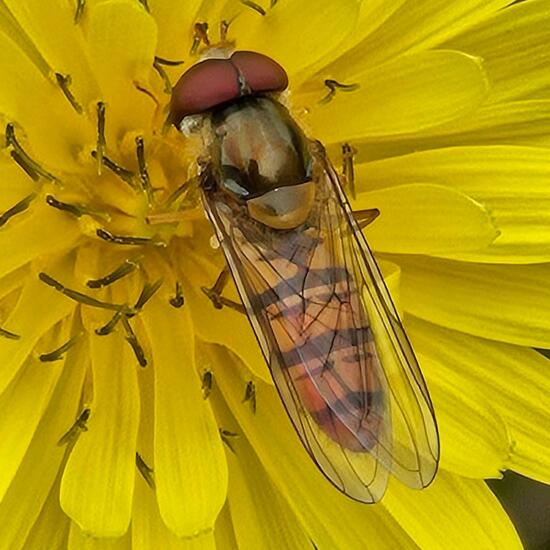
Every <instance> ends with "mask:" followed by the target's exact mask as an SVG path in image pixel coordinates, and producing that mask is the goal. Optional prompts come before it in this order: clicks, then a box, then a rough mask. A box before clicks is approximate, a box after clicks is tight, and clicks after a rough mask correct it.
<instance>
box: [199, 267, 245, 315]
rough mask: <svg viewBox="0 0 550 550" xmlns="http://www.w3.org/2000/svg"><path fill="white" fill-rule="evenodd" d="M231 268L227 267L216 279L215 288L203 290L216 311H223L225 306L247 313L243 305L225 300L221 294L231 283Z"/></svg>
mask: <svg viewBox="0 0 550 550" xmlns="http://www.w3.org/2000/svg"><path fill="white" fill-rule="evenodd" d="M229 276H230V273H229V268H228V267H227V266H225V267H224V268H223V269H222V272H221V273H220V274H219V275H218V278H217V279H216V282H215V283H214V286H213V287H212V288H207V287H205V286H203V287H201V290H202V291H203V292H204V293H205V294H206V295H207V296H208V298H210V301H211V302H212V304H213V305H214V307H215V308H216V309H222V307H223V306H226V307H229V308H231V309H234V310H235V311H238V312H239V313H246V310H245V308H244V306H243V305H242V304H239V303H238V302H234V301H233V300H229V299H227V298H224V297H223V296H222V295H221V294H222V291H223V289H224V288H225V285H226V284H227V282H228V281H229Z"/></svg>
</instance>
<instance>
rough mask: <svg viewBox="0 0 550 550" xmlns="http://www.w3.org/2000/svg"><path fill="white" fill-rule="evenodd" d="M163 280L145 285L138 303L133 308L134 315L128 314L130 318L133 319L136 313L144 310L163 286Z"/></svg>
mask: <svg viewBox="0 0 550 550" xmlns="http://www.w3.org/2000/svg"><path fill="white" fill-rule="evenodd" d="M162 283H163V280H162V279H158V280H157V281H155V282H154V283H153V284H151V283H145V284H144V285H143V290H142V291H141V293H140V295H139V297H138V299H137V301H136V303H135V304H134V307H133V313H129V314H127V316H128V317H133V316H134V315H135V314H136V313H138V312H139V311H140V310H142V309H143V307H144V306H145V304H146V303H147V302H148V301H149V300H150V299H151V298H152V297H153V296H154V295H155V293H156V292H157V290H158V289H159V288H160V287H161V286H162Z"/></svg>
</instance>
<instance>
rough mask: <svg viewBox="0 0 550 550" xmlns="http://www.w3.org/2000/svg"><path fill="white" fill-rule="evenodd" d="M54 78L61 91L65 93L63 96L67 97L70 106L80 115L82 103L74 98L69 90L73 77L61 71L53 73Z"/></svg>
mask: <svg viewBox="0 0 550 550" xmlns="http://www.w3.org/2000/svg"><path fill="white" fill-rule="evenodd" d="M55 79H56V80H57V83H58V84H59V87H60V88H61V91H62V92H63V94H64V95H65V97H66V98H67V99H68V101H69V103H70V104H71V106H72V108H73V109H74V110H75V111H76V112H77V113H78V114H79V115H81V114H82V113H83V111H84V110H83V109H82V105H80V103H79V102H78V101H77V100H76V98H75V96H74V95H73V93H72V92H71V88H70V86H71V84H72V81H73V79H72V78H71V75H69V74H67V75H63V74H61V73H55Z"/></svg>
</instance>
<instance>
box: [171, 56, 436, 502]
mask: <svg viewBox="0 0 550 550" xmlns="http://www.w3.org/2000/svg"><path fill="white" fill-rule="evenodd" d="M287 84H288V78H287V75H286V73H285V71H284V69H283V68H282V67H281V66H280V65H279V64H278V63H276V62H275V61H274V60H273V59H271V58H269V57H267V56H265V55H263V54H260V53H256V52H249V51H236V52H233V53H232V54H228V55H227V56H226V57H225V58H223V59H220V58H218V59H214V58H210V59H206V60H203V61H201V62H199V63H197V64H195V65H194V66H193V67H191V68H190V69H189V70H187V72H185V73H184V74H183V76H182V77H181V78H180V80H179V81H178V83H177V84H176V86H175V87H174V90H173V95H172V103H171V117H172V121H173V123H174V124H175V125H176V126H178V127H180V128H185V125H186V124H187V123H188V121H189V120H195V121H196V120H197V118H198V119H200V132H201V133H202V138H203V141H204V144H205V150H206V155H205V159H204V160H202V161H201V162H200V166H201V169H200V187H201V192H202V197H203V203H204V206H205V209H206V212H207V215H208V217H209V219H210V221H211V222H212V225H213V227H214V230H215V234H216V236H217V239H218V240H219V242H220V243H221V246H222V248H223V252H224V254H225V258H226V261H227V264H228V267H229V270H230V272H231V274H232V276H233V279H234V281H235V284H236V286H237V289H238V291H239V294H240V297H241V299H242V302H243V305H244V307H245V309H246V313H247V315H248V318H249V320H250V323H251V325H252V327H253V329H254V332H255V334H256V337H257V339H258V342H259V344H260V346H261V349H262V352H263V354H264V356H265V359H266V361H267V363H268V365H269V368H270V370H271V374H272V376H273V379H274V382H275V385H276V387H277V390H278V392H279V394H280V397H281V399H282V401H283V404H284V406H285V408H286V411H287V413H288V415H289V416H290V419H291V421H292V423H293V424H294V427H295V429H296V431H297V432H298V435H299V437H300V439H301V441H302V443H303V445H304V447H305V449H306V450H307V452H308V453H309V454H310V456H311V457H312V459H313V460H314V461H315V462H316V464H317V465H318V467H319V468H320V469H321V471H322V472H323V473H324V475H325V476H326V477H327V478H328V479H329V480H330V481H331V482H332V483H333V484H334V485H335V486H336V487H337V488H338V489H339V490H340V491H342V492H343V493H345V494H346V495H348V496H349V497H351V498H353V499H356V500H359V501H362V502H376V501H378V500H380V499H381V498H382V496H383V494H384V491H385V489H386V486H387V483H388V477H389V474H390V473H392V474H393V475H394V476H396V477H397V478H398V479H399V480H401V481H402V482H404V483H405V484H406V485H408V486H410V487H414V488H423V487H426V486H427V485H428V484H429V483H430V482H431V481H432V480H433V478H434V476H435V473H436V470H437V464H438V460H439V439H438V433H437V425H436V421H435V417H434V411H433V407H432V403H431V400H430V396H429V394H428V390H427V387H426V384H425V382H424V379H423V377H422V373H421V371H420V368H419V366H418V362H417V360H416V358H415V355H414V352H413V349H412V347H411V345H410V343H409V340H408V339H407V336H406V334H405V331H404V329H403V325H402V323H401V321H400V319H399V316H398V313H397V311H396V308H395V306H394V304H393V302H392V300H391V297H390V294H389V292H388V289H387V288H386V285H385V283H384V279H383V277H382V275H381V273H380V271H379V268H378V266H377V264H376V262H375V259H374V257H373V255H372V253H371V251H370V249H369V247H368V245H367V243H366V241H365V238H364V236H363V234H362V232H361V230H360V228H359V226H358V225H357V222H356V221H355V219H354V217H353V214H352V211H351V208H350V205H349V203H348V201H347V199H346V196H345V194H344V192H343V190H342V186H341V184H340V181H339V179H338V176H337V173H336V171H335V170H334V168H333V167H332V165H331V164H330V162H329V160H328V158H327V156H326V154H325V151H324V148H323V146H322V145H321V143H320V142H318V141H315V140H312V139H308V138H307V137H306V136H305V134H304V132H303V131H302V130H301V128H300V127H299V125H298V124H297V123H296V122H295V121H294V120H293V118H292V117H291V115H290V114H289V111H288V110H287V109H286V107H285V106H283V104H282V103H280V102H279V101H278V100H277V97H278V92H281V91H282V90H284V89H285V88H286V87H287ZM226 275H227V273H226ZM225 278H227V276H226V277H225ZM222 279H223V276H222V277H220V279H219V281H221V280H222ZM215 286H216V287H217V286H221V285H218V283H217V284H216V285H215ZM217 291H219V289H217ZM218 297H219V295H218ZM218 307H221V306H219V304H218Z"/></svg>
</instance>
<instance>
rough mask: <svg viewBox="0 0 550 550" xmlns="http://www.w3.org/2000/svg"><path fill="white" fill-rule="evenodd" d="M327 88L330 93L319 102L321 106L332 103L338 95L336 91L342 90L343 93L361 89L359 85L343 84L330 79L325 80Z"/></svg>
mask: <svg viewBox="0 0 550 550" xmlns="http://www.w3.org/2000/svg"><path fill="white" fill-rule="evenodd" d="M325 86H326V87H327V88H328V89H329V92H328V94H327V95H326V96H325V97H324V98H323V99H321V100H320V101H319V105H324V104H325V103H328V102H329V101H331V100H332V98H333V97H334V96H335V95H336V90H341V91H342V92H353V91H355V90H358V89H359V84H342V83H341V82H338V81H337V80H332V79H330V78H328V79H326V80H325Z"/></svg>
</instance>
